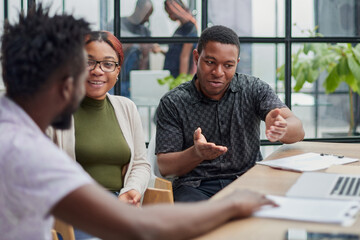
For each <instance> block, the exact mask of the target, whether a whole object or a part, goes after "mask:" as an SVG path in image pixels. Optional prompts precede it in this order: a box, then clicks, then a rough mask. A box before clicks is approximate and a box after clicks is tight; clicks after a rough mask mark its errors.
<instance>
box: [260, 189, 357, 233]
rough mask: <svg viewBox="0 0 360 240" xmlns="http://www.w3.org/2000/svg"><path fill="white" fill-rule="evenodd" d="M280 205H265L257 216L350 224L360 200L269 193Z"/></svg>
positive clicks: (354, 218) (269, 196)
mask: <svg viewBox="0 0 360 240" xmlns="http://www.w3.org/2000/svg"><path fill="white" fill-rule="evenodd" d="M267 198H269V199H271V200H273V201H274V202H276V203H277V204H278V205H279V207H271V206H264V207H263V208H261V209H260V210H259V211H258V212H256V213H254V216H255V217H263V218H278V219H290V220H297V221H310V222H320V223H333V224H341V225H343V226H350V225H352V224H353V223H354V221H355V220H356V215H357V212H358V211H359V207H360V206H359V205H360V203H359V202H358V201H343V200H328V199H308V198H291V197H281V196H274V195H268V196H267Z"/></svg>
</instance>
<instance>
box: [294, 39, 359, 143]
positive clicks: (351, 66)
mask: <svg viewBox="0 0 360 240" xmlns="http://www.w3.org/2000/svg"><path fill="white" fill-rule="evenodd" d="M305 47H306V48H304V45H303V44H294V45H293V53H294V54H296V56H298V57H296V58H293V62H292V64H293V80H292V81H293V85H292V86H297V85H296V84H300V83H301V82H302V81H306V82H305V84H304V85H301V84H300V85H298V86H299V88H298V90H299V91H298V92H295V91H293V93H292V107H293V108H292V109H293V111H294V112H295V114H296V115H297V116H298V117H300V119H301V120H302V121H303V124H304V128H305V132H306V138H317V137H331V138H332V137H347V134H348V131H349V128H350V123H351V119H352V121H353V122H354V124H355V125H357V124H358V122H359V119H360V114H359V111H358V108H359V107H358V106H359V96H358V95H357V94H355V93H353V94H352V95H351V96H352V103H353V109H354V110H352V111H351V110H350V100H349V99H350V95H349V85H348V84H346V82H348V83H350V84H351V85H352V87H353V90H356V89H357V81H358V80H356V78H355V77H354V76H356V74H357V73H356V72H357V69H358V68H359V67H360V65H359V63H358V61H357V60H355V57H354V55H352V53H351V51H353V50H352V49H351V45H350V44H349V45H348V44H343V43H339V44H328V43H314V44H311V45H309V44H306V45H305ZM353 47H355V46H353ZM358 47H360V45H359V46H357V47H356V48H358ZM304 49H306V51H305V52H307V49H310V51H309V52H308V53H307V54H305V53H304ZM353 71H354V72H353ZM345 81H346V82H345ZM327 92H332V93H329V94H328V93H327ZM351 112H352V113H353V114H351ZM352 116H353V117H352ZM352 129H356V128H352Z"/></svg>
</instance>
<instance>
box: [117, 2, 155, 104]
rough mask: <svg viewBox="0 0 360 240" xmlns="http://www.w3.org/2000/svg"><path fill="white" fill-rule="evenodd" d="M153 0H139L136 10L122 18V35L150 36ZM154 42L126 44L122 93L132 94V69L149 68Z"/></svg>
mask: <svg viewBox="0 0 360 240" xmlns="http://www.w3.org/2000/svg"><path fill="white" fill-rule="evenodd" d="M153 10H154V9H153V4H152V2H151V0H138V1H137V2H136V6H135V10H134V12H133V13H132V14H131V15H130V16H127V17H122V18H121V20H120V23H121V29H120V34H121V37H150V35H151V32H150V29H149V27H148V26H147V25H148V23H149V18H150V16H151V14H152V13H153ZM151 47H152V44H148V43H129V44H124V63H123V67H122V71H121V95H122V96H125V97H131V96H130V93H131V91H130V71H132V70H147V69H149V52H150V50H151Z"/></svg>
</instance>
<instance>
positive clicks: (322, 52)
mask: <svg viewBox="0 0 360 240" xmlns="http://www.w3.org/2000/svg"><path fill="white" fill-rule="evenodd" d="M309 32H310V31H309ZM317 36H320V35H319V34H317ZM284 67H285V66H284V65H282V66H280V67H279V68H278V69H277V76H278V78H279V80H284V79H285V74H284V72H285V71H284ZM291 70H292V71H291V74H292V77H293V78H294V79H295V81H296V84H295V86H294V91H295V92H299V91H300V90H301V88H302V87H303V85H304V84H305V82H309V83H314V82H315V81H316V80H318V79H319V75H320V74H321V73H325V80H324V83H323V87H324V89H325V92H326V93H327V94H330V93H332V92H334V91H335V90H336V89H337V88H338V87H339V85H340V83H342V82H345V83H346V84H347V85H348V87H349V106H350V117H349V119H350V123H349V131H348V135H349V136H350V135H354V134H355V130H356V129H355V124H354V104H353V93H358V94H360V43H359V44H357V45H355V46H353V45H352V44H350V43H337V44H330V43H305V44H304V45H303V46H301V47H300V48H299V50H298V51H297V52H296V53H295V54H293V55H292V66H291Z"/></svg>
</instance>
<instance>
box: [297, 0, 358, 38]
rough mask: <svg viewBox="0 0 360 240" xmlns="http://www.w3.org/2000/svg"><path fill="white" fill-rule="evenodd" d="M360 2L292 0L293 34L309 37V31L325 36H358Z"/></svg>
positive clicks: (345, 0)
mask: <svg viewBox="0 0 360 240" xmlns="http://www.w3.org/2000/svg"><path fill="white" fill-rule="evenodd" d="M359 10H360V2H359V1H354V0H332V1H329V0H316V1H314V0H293V1H292V22H293V30H292V33H293V36H295V37H309V36H310V33H309V31H314V29H315V27H317V32H318V33H320V34H321V35H322V36H326V37H354V36H359V31H360V24H359V23H360V20H359Z"/></svg>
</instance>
